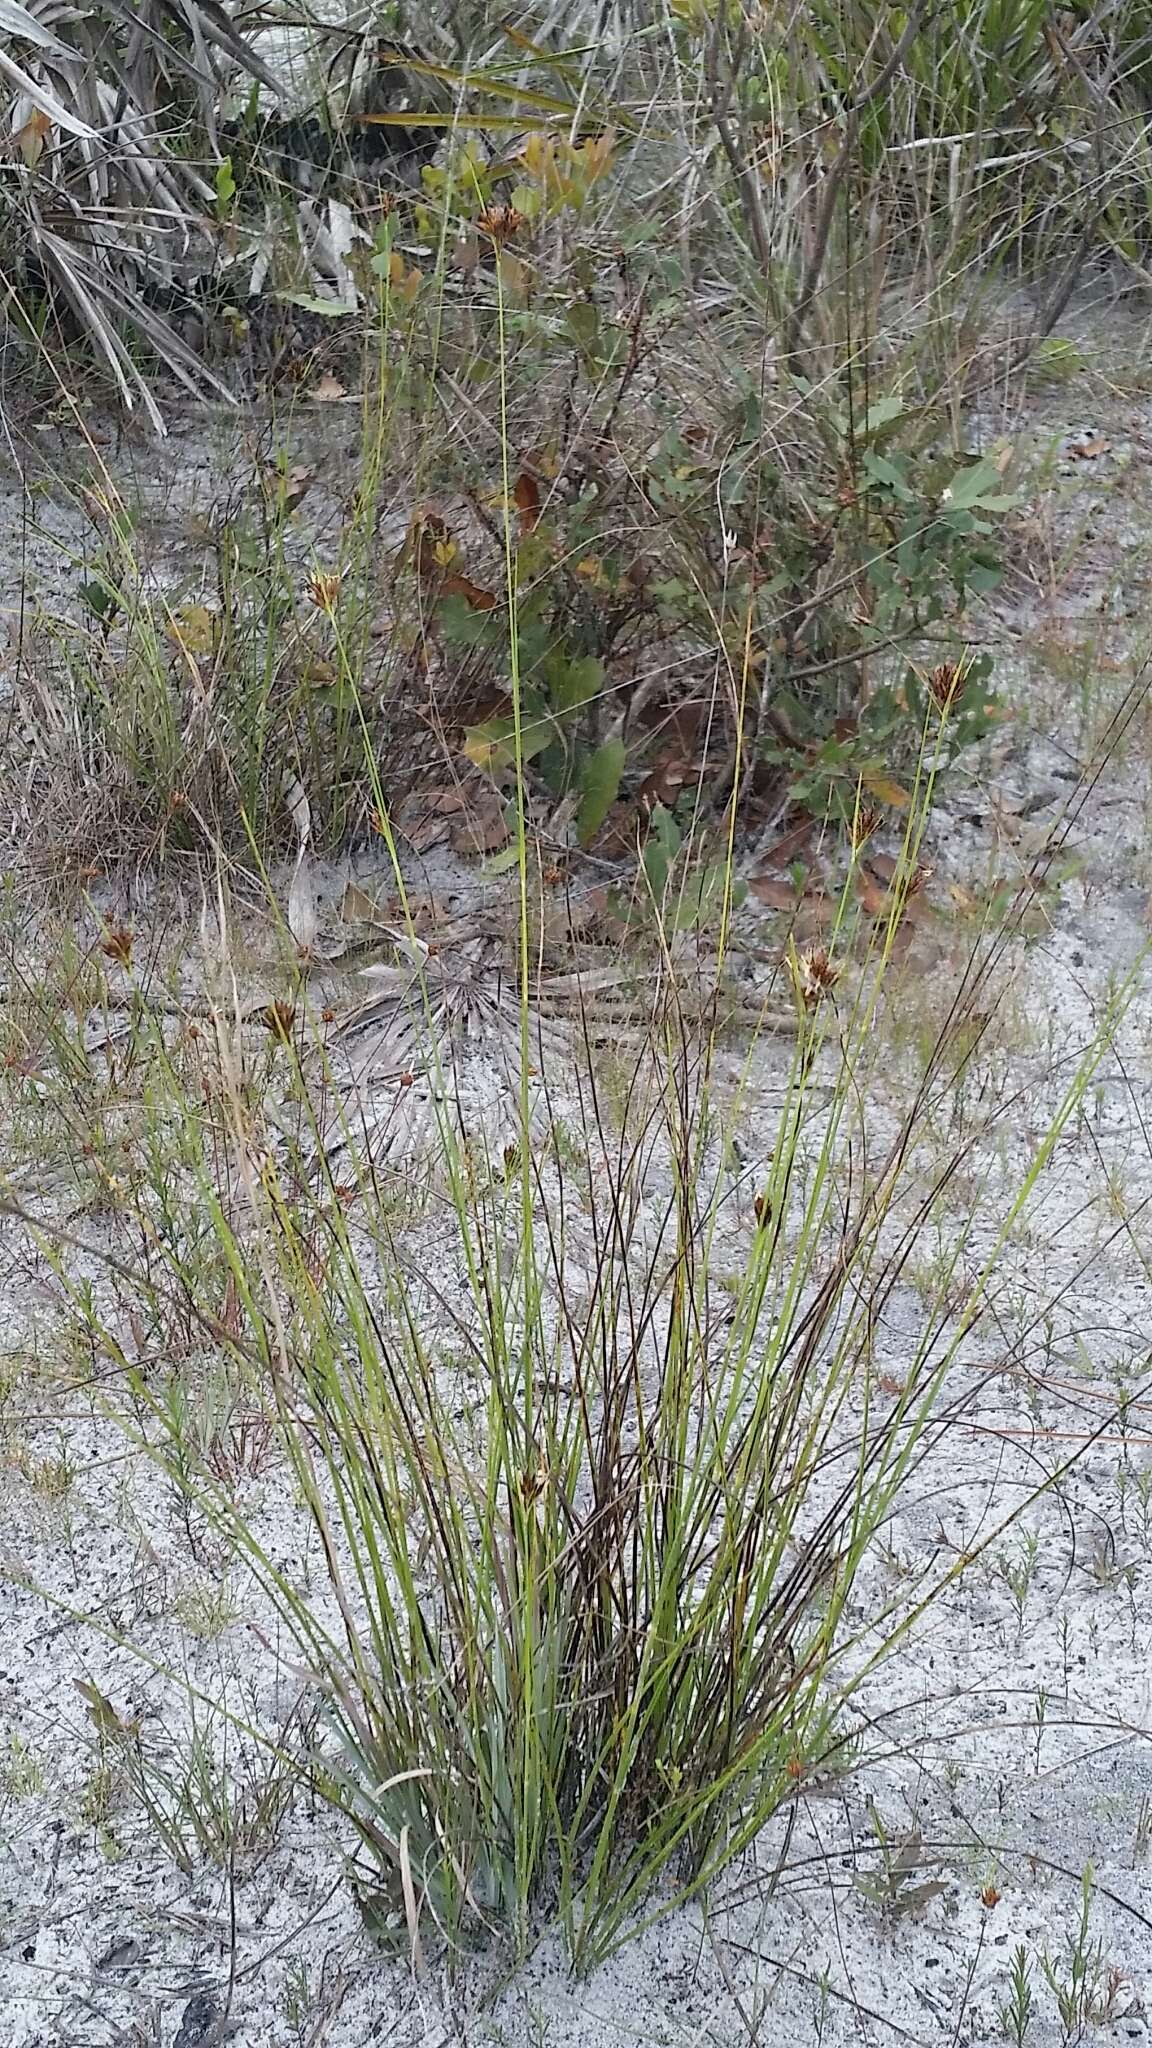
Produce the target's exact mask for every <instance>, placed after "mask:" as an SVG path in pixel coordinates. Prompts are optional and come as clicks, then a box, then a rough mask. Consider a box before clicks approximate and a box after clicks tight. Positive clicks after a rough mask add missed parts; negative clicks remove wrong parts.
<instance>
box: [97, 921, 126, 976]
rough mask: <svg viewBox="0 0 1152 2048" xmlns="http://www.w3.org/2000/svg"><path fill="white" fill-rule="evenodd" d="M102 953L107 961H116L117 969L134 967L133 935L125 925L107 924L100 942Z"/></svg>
mask: <svg viewBox="0 0 1152 2048" xmlns="http://www.w3.org/2000/svg"><path fill="white" fill-rule="evenodd" d="M100 951H101V952H102V953H103V955H104V957H105V959H106V960H114V961H115V962H116V965H117V967H131V965H132V934H131V932H130V931H129V930H128V929H127V927H126V926H124V925H117V924H107V925H105V927H104V936H103V938H102V939H101V941H100Z"/></svg>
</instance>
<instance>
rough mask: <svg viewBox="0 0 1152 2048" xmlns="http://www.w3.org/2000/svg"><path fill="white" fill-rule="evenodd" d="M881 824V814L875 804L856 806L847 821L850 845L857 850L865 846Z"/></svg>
mask: <svg viewBox="0 0 1152 2048" xmlns="http://www.w3.org/2000/svg"><path fill="white" fill-rule="evenodd" d="M882 823H883V817H882V813H881V812H880V811H879V810H878V809H877V807H876V805H875V804H857V806H856V809H855V811H854V812H853V813H852V816H851V818H850V819H849V820H848V837H849V839H850V840H851V842H852V845H853V846H854V847H855V848H856V849H857V850H859V848H860V847H862V846H865V845H867V843H868V841H869V839H871V837H872V834H873V833H874V832H877V831H878V830H879V828H880V826H881V824H882Z"/></svg>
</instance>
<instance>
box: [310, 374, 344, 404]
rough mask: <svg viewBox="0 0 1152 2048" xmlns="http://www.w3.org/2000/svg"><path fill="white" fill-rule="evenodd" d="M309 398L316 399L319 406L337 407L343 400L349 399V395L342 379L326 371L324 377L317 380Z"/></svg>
mask: <svg viewBox="0 0 1152 2048" xmlns="http://www.w3.org/2000/svg"><path fill="white" fill-rule="evenodd" d="M308 396H309V398H314V399H315V401H316V403H317V405H336V404H337V403H338V401H339V400H340V399H341V398H347V396H348V393H347V391H346V390H345V388H344V386H343V384H341V382H340V379H339V378H338V377H334V376H333V375H332V372H331V371H330V370H326V371H325V373H324V375H323V376H322V377H318V378H317V380H316V382H315V384H314V385H313V386H312V389H311V391H310V392H309V393H308Z"/></svg>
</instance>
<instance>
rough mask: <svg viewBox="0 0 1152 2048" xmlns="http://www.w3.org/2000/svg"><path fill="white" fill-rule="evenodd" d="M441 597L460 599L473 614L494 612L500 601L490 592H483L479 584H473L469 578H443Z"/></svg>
mask: <svg viewBox="0 0 1152 2048" xmlns="http://www.w3.org/2000/svg"><path fill="white" fill-rule="evenodd" d="M440 594H441V596H442V597H462V598H463V599H464V602H465V604H469V605H471V607H472V610H473V611H474V612H491V611H495V609H496V606H497V605H498V604H499V602H500V600H499V598H498V597H497V596H496V595H495V593H494V592H493V591H491V590H485V589H484V588H483V587H482V586H481V585H480V584H479V583H473V581H472V578H471V577H470V576H455V575H452V576H445V578H444V581H443V582H442V584H441V585H440Z"/></svg>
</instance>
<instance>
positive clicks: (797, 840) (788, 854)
mask: <svg viewBox="0 0 1152 2048" xmlns="http://www.w3.org/2000/svg"><path fill="white" fill-rule="evenodd" d="M815 830H816V820H815V818H801V820H800V823H799V824H798V825H793V827H792V830H791V831H790V832H784V833H782V834H781V836H780V838H779V839H777V840H775V841H774V842H773V844H772V845H771V846H770V847H769V848H768V850H767V852H766V853H763V854H761V856H760V858H761V860H762V861H763V863H764V867H766V868H786V867H788V866H789V864H790V863H791V862H792V861H794V860H795V859H796V856H797V854H799V853H802V852H803V851H804V848H805V847H806V846H807V844H808V842H809V840H810V839H811V837H812V834H813V833H814V832H815Z"/></svg>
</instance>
